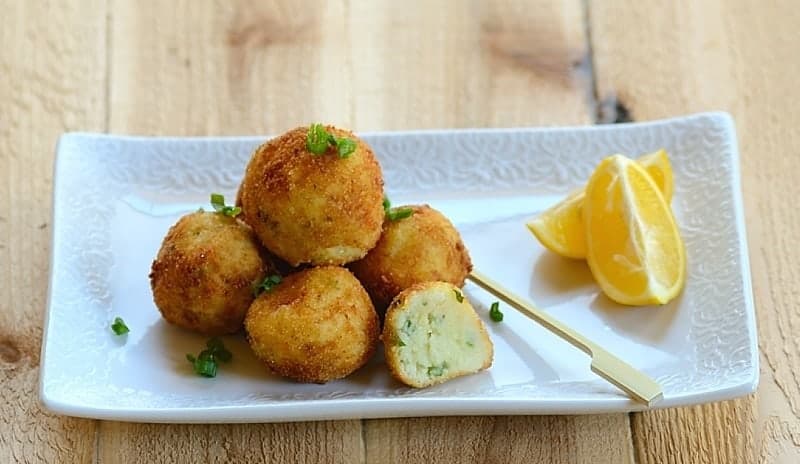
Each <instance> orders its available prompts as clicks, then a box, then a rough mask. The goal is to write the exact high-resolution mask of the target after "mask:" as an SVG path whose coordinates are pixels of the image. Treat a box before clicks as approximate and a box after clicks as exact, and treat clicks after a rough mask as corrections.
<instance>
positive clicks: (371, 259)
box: [350, 205, 472, 312]
mask: <svg viewBox="0 0 800 464" xmlns="http://www.w3.org/2000/svg"><path fill="white" fill-rule="evenodd" d="M401 208H410V209H411V210H412V214H411V216H409V217H406V218H403V219H396V220H390V219H388V218H387V219H386V222H385V223H384V225H383V234H382V235H381V238H380V240H379V241H378V244H377V245H376V246H375V248H373V249H372V250H371V251H370V252H369V253H368V254H367V256H366V257H364V259H362V260H360V261H357V262H355V263H352V264H351V265H350V269H351V270H352V271H353V273H354V274H355V275H356V277H358V280H360V281H361V283H362V284H363V285H364V287H365V288H366V289H367V292H369V294H370V297H372V302H373V304H374V305H375V308H376V309H377V310H378V311H379V312H382V311H384V310H385V309H386V307H387V306H388V305H389V303H390V302H391V301H392V299H393V298H394V297H395V296H396V295H397V294H398V293H400V292H401V291H403V290H405V289H406V288H408V287H411V286H412V285H414V284H419V283H423V282H432V281H442V282H450V283H451V284H453V285H456V286H458V287H462V286H463V285H464V279H465V278H466V277H467V274H469V273H470V271H472V261H471V260H470V258H469V253H468V252H467V249H466V247H465V246H464V242H463V241H462V240H461V236H460V235H459V233H458V231H457V230H456V228H455V227H454V226H453V224H452V223H451V222H450V221H449V220H448V219H447V218H446V217H445V216H444V215H443V214H442V213H440V212H438V211H436V210H435V209H433V208H431V207H430V206H428V205H416V206H404V207H400V208H394V209H393V211H397V210H399V209H401Z"/></svg>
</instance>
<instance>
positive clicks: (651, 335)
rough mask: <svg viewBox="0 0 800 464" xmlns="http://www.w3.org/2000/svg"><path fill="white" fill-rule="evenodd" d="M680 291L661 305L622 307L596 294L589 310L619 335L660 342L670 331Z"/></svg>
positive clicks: (640, 341)
mask: <svg viewBox="0 0 800 464" xmlns="http://www.w3.org/2000/svg"><path fill="white" fill-rule="evenodd" d="M682 298H683V294H681V295H678V297H677V298H675V299H674V300H672V301H670V302H669V303H667V304H665V305H663V306H625V305H621V304H619V303H616V302H614V301H613V300H611V299H610V298H609V297H607V296H606V295H605V294H604V293H602V292H601V293H598V294H597V296H596V297H595V299H594V300H592V303H591V304H590V305H589V309H590V310H591V311H592V312H594V313H595V314H596V315H597V316H598V317H599V318H600V319H601V320H602V321H603V323H604V324H605V325H606V326H607V327H608V328H609V329H611V330H612V331H614V332H616V333H617V334H619V335H622V336H624V337H627V338H630V339H632V340H636V341H637V342H639V343H642V344H646V345H651V346H655V345H659V344H660V343H661V342H662V341H663V340H664V337H665V336H666V335H667V333H668V332H669V328H670V326H671V325H672V324H673V321H674V320H675V317H676V315H677V313H678V308H679V307H680V305H681V299H682Z"/></svg>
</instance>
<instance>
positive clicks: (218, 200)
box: [201, 193, 242, 217]
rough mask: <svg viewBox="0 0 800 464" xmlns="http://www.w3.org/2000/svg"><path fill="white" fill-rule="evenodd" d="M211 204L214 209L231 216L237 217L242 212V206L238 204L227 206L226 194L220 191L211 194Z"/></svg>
mask: <svg viewBox="0 0 800 464" xmlns="http://www.w3.org/2000/svg"><path fill="white" fill-rule="evenodd" d="M211 206H213V207H214V211H216V212H218V213H222V214H224V215H225V216H230V217H236V216H238V215H239V213H241V212H242V208H240V207H238V206H225V196H224V195H220V194H219V193H212V194H211ZM201 210H202V208H201Z"/></svg>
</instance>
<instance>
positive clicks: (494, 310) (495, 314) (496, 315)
mask: <svg viewBox="0 0 800 464" xmlns="http://www.w3.org/2000/svg"><path fill="white" fill-rule="evenodd" d="M489 317H490V318H492V320H493V321H495V322H501V321H502V320H503V313H502V312H500V302H498V301H495V302H494V303H492V306H491V307H490V308H489Z"/></svg>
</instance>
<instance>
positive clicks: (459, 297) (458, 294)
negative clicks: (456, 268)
mask: <svg viewBox="0 0 800 464" xmlns="http://www.w3.org/2000/svg"><path fill="white" fill-rule="evenodd" d="M453 293H455V294H456V301H458V302H459V303H463V302H464V295H463V294H462V293H461V292H459V291H458V290H453Z"/></svg>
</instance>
